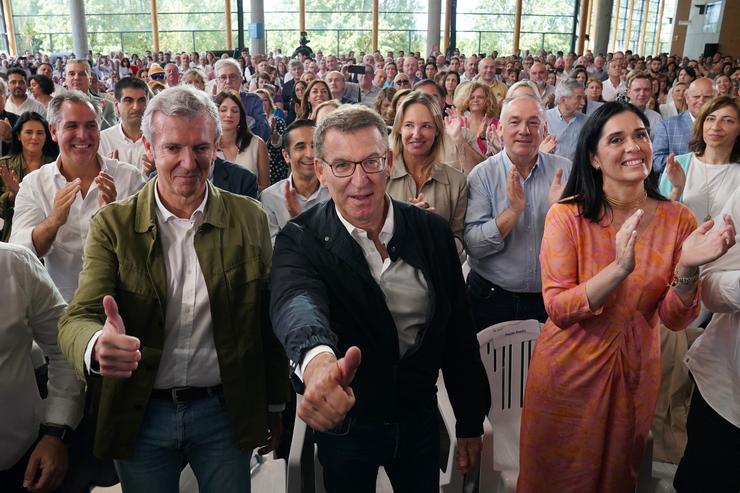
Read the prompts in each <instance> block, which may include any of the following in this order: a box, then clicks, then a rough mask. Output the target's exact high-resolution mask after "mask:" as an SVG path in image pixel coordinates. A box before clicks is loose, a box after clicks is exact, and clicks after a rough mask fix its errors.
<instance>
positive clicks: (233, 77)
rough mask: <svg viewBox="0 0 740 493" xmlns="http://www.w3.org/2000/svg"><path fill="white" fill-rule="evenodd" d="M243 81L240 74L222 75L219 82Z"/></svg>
mask: <svg viewBox="0 0 740 493" xmlns="http://www.w3.org/2000/svg"><path fill="white" fill-rule="evenodd" d="M237 79H241V76H240V75H239V74H228V75H227V74H222V75H219V76H218V80H220V81H221V82H226V81H227V80H237Z"/></svg>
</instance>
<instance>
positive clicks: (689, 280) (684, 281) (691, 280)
mask: <svg viewBox="0 0 740 493" xmlns="http://www.w3.org/2000/svg"><path fill="white" fill-rule="evenodd" d="M698 280H699V269H696V274H694V275H693V276H689V277H681V276H679V275H678V273H677V272H676V270H675V269H674V270H673V280H672V281H671V286H672V287H674V288H675V287H676V286H678V285H679V284H681V285H683V286H691V285H692V284H695V283H696V281H698Z"/></svg>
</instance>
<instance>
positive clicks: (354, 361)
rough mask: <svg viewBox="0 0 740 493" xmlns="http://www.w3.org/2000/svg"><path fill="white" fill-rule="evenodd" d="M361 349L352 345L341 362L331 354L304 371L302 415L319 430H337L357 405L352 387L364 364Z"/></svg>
mask: <svg viewBox="0 0 740 493" xmlns="http://www.w3.org/2000/svg"><path fill="white" fill-rule="evenodd" d="M361 359H362V358H361V353H360V348H358V347H356V346H352V347H351V348H349V349H348V350H347V353H346V354H345V355H344V357H343V358H340V359H339V360H337V359H336V357H335V356H334V355H333V354H331V353H321V354H319V355H318V356H316V357H315V358H314V359H312V360H311V361H310V362H309V364H308V366H307V367H306V368H305V370H304V372H303V382H304V383H305V385H306V391H305V392H304V394H303V400H302V401H301V403H300V405H299V406H298V416H300V418H301V419H302V420H303V421H305V422H306V424H307V425H308V426H310V427H311V428H313V429H314V430H318V431H326V430H328V429H330V428H334V427H335V426H337V425H338V424H339V423H341V422H342V420H343V419H344V417H345V416H346V415H347V413H348V412H349V410H350V409H352V407H353V406H354V405H355V394H354V392H352V387H350V384H351V383H352V380H354V378H355V373H357V368H359V366H360V361H361Z"/></svg>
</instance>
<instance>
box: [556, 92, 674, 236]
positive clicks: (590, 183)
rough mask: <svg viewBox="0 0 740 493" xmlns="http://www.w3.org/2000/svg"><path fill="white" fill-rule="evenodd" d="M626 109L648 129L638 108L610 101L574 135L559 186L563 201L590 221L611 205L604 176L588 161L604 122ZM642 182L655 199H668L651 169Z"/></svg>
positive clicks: (609, 208) (645, 118)
mask: <svg viewBox="0 0 740 493" xmlns="http://www.w3.org/2000/svg"><path fill="white" fill-rule="evenodd" d="M626 111H631V112H632V113H634V114H635V115H637V116H638V117H639V118H640V120H641V121H642V123H643V124H644V125H645V129H646V130H648V131H649V129H650V122H649V121H648V119H647V117H646V116H645V114H644V113H643V112H642V111H640V110H639V109H638V108H637V107H636V106H634V105H632V104H630V103H618V102H616V101H614V102H609V103H604V104H603V105H601V106H600V107H599V108H598V109H597V110H596V111H594V112H593V114H592V115H591V116H590V117H589V118H588V120H586V123H585V124H584V125H583V129H582V130H581V135H580V137H578V144H576V154H575V158H574V159H573V168H572V170H571V173H570V177H569V178H568V183H566V185H565V189H564V190H563V197H569V199H568V200H566V201H565V202H570V203H575V204H578V205H579V206H580V207H581V213H582V214H583V216H584V217H585V218H586V219H588V220H589V221H592V222H599V221H601V220H602V219H603V218H604V215H605V214H606V212H607V211H611V206H610V205H609V202H607V200H606V194H605V193H604V179H603V177H602V174H601V170H600V169H596V168H594V167H593V166H592V165H591V160H592V158H593V156H594V155H595V154H596V148H597V146H598V144H599V139H600V138H601V133H602V132H603V130H604V125H606V122H607V121H609V120H610V119H611V118H612V117H614V116H616V115H618V114H620V113H624V112H626ZM644 185H645V192H647V195H648V197H650V198H653V199H655V200H668V199H666V198H665V197H663V196H662V195H661V194H660V192H659V191H658V183H657V179H656V176H655V174H654V173H649V174H648V176H647V178H645V182H644Z"/></svg>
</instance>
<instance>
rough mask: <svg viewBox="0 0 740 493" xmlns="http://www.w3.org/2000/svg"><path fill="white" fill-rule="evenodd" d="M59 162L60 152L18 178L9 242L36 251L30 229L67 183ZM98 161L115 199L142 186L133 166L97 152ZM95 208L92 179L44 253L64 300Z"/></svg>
mask: <svg viewBox="0 0 740 493" xmlns="http://www.w3.org/2000/svg"><path fill="white" fill-rule="evenodd" d="M60 163H61V156H60V157H59V158H58V159H57V160H56V161H53V162H51V163H47V164H45V165H43V166H41V168H39V169H37V170H36V171H33V172H31V173H29V174H28V175H27V176H26V177H25V178H24V179H23V181H22V182H21V184H20V190H19V192H18V196H17V197H16V198H15V213H14V215H13V231H12V233H11V234H10V242H11V243H17V244H19V245H23V246H24V247H26V248H28V249H29V250H31V251H32V252H34V253H36V254H37V255H38V252H36V249H35V247H34V245H33V239H32V233H33V230H34V228H36V226H38V225H39V224H40V223H41V222H43V221H44V220H45V219H46V218H47V217H49V216H50V215H51V213H52V211H53V210H54V198H55V197H56V194H57V192H59V190H61V189H62V188H63V187H64V186H66V185H67V183H68V182H67V179H66V178H65V177H64V175H63V174H62V172H61V171H60V169H59V166H60ZM98 163H99V164H100V169H101V171H105V172H106V173H107V174H109V175H110V176H111V177H112V178H113V182H114V183H115V185H116V200H121V199H123V198H126V197H128V196H129V195H131V194H133V193H136V192H137V191H138V190H139V189H140V188H141V187H142V186H144V177H143V176H141V173H139V171H138V170H137V169H136V168H134V167H133V166H131V165H129V164H126V163H121V162H119V161H116V160H114V159H108V158H105V157H102V156H98ZM99 208H100V206H99V205H98V186H97V184H96V183H95V181H93V182H92V183H91V184H90V188H89V189H88V191H87V195H85V196H84V197H83V196H82V194H81V193H80V192H78V193H77V196H76V197H75V200H74V202H73V203H72V205H71V207H70V209H69V215H68V217H67V222H66V223H65V224H64V225H63V226H62V227H60V228H59V231H58V232H57V236H56V238H55V239H54V242H53V243H52V245H51V248H50V249H49V251H48V252H46V255H44V262H45V264H46V268H47V269H48V271H49V274H50V275H51V278H52V279H53V280H54V284H56V286H57V289H59V291H60V292H61V293H62V296H63V297H64V300H65V301H67V302H69V301H70V300H71V299H72V296H73V295H74V293H75V291H76V290H77V277H78V276H79V274H80V272H81V271H82V254H83V251H84V248H85V241H86V240H87V232H88V227H89V225H90V218H91V217H92V215H93V214H94V213H95V212H96V211H97V210H98V209H99Z"/></svg>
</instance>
